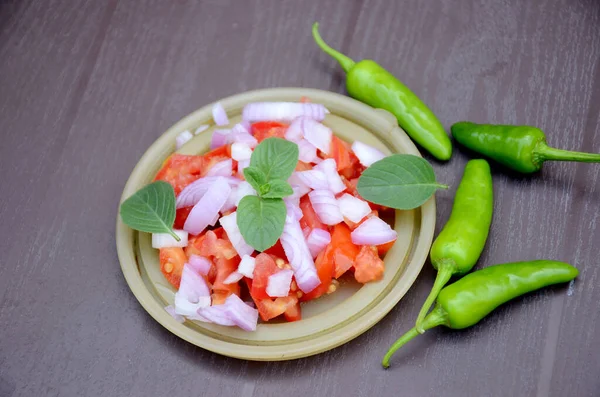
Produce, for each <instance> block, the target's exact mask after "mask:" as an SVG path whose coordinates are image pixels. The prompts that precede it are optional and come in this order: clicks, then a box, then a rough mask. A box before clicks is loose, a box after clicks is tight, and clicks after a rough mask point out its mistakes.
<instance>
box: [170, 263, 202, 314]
mask: <svg viewBox="0 0 600 397" xmlns="http://www.w3.org/2000/svg"><path fill="white" fill-rule="evenodd" d="M207 306H210V290H209V288H208V285H207V284H206V281H205V280H204V277H202V276H201V275H199V274H198V273H196V272H195V271H194V269H193V268H192V267H191V266H190V265H189V264H187V263H186V264H185V265H183V271H182V273H181V284H180V285H179V290H178V291H177V292H176V293H175V313H177V314H180V315H183V316H191V315H194V314H195V313H196V312H197V311H198V309H201V308H203V307H207Z"/></svg>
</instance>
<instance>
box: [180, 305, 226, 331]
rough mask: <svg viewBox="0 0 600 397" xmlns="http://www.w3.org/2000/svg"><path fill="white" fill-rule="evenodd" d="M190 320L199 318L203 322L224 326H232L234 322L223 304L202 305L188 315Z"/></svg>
mask: <svg viewBox="0 0 600 397" xmlns="http://www.w3.org/2000/svg"><path fill="white" fill-rule="evenodd" d="M188 318H190V319H192V320H200V321H203V322H205V323H213V324H217V325H224V326H226V327H231V326H234V325H235V323H234V322H233V319H232V318H231V316H230V315H229V313H228V311H227V307H225V304H222V305H215V306H209V307H204V308H202V309H200V310H198V312H197V313H196V314H195V315H193V316H188Z"/></svg>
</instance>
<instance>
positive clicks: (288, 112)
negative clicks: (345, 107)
mask: <svg viewBox="0 0 600 397" xmlns="http://www.w3.org/2000/svg"><path fill="white" fill-rule="evenodd" d="M327 113H329V110H327V109H326V108H325V106H323V105H320V104H316V103H297V102H255V103H249V104H247V105H246V106H244V110H243V112H242V119H243V120H244V121H248V122H251V123H254V122H257V121H273V120H278V121H292V120H294V119H296V118H298V117H307V118H309V119H313V120H317V121H322V120H323V119H325V115H326V114H327Z"/></svg>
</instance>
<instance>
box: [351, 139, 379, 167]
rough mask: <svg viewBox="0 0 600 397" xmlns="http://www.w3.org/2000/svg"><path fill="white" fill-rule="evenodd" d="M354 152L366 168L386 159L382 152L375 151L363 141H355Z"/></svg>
mask: <svg viewBox="0 0 600 397" xmlns="http://www.w3.org/2000/svg"><path fill="white" fill-rule="evenodd" d="M352 151H353V152H354V154H355V155H356V157H358V161H360V163H361V164H362V165H364V166H365V167H369V166H370V165H371V164H373V163H374V162H376V161H379V160H381V159H382V158H384V157H385V154H383V153H382V152H381V151H380V150H378V149H375V148H374V147H373V146H369V145H367V144H365V143H362V142H361V141H354V143H353V144H352Z"/></svg>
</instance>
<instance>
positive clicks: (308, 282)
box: [279, 208, 321, 293]
mask: <svg viewBox="0 0 600 397" xmlns="http://www.w3.org/2000/svg"><path fill="white" fill-rule="evenodd" d="M279 240H280V241H281V245H282V246H283V250H284V252H285V256H286V257H287V258H288V260H289V261H290V265H291V266H292V269H293V270H294V276H295V277H296V283H297V284H298V287H299V288H300V289H301V290H302V292H304V293H309V292H310V291H312V290H313V289H315V288H316V287H317V285H319V284H321V280H319V276H318V275H317V269H316V267H315V263H314V262H313V259H312V256H311V254H310V251H309V249H308V246H307V245H306V240H305V239H304V235H303V234H302V229H301V228H300V223H299V222H298V220H297V219H296V217H295V215H294V211H293V209H291V208H288V209H287V215H286V217H285V225H284V226H283V234H282V235H281V237H280V238H279Z"/></svg>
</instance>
